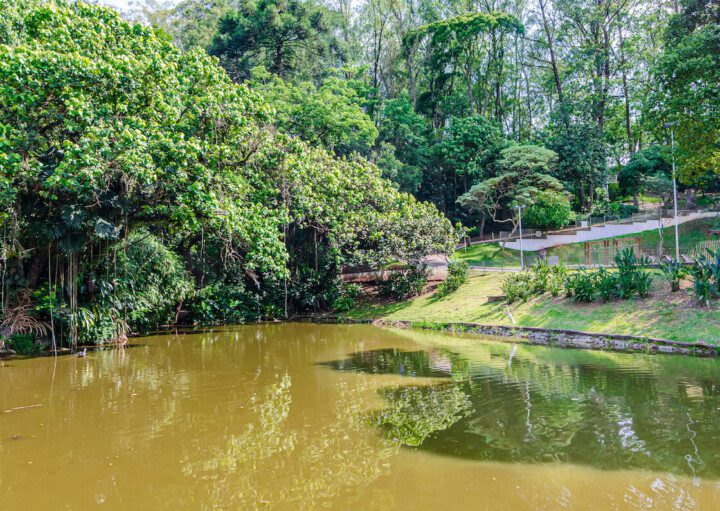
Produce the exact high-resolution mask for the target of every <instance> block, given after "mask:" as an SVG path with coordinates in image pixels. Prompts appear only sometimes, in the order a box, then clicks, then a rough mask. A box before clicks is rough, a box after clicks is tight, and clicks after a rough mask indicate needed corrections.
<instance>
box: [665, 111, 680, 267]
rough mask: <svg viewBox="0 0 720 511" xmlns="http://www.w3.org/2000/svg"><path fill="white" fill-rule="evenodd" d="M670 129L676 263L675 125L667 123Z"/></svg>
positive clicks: (677, 258) (678, 258) (677, 242)
mask: <svg viewBox="0 0 720 511" xmlns="http://www.w3.org/2000/svg"><path fill="white" fill-rule="evenodd" d="M664 126H665V128H670V153H671V154H672V182H673V207H674V208H675V261H680V235H679V231H678V199H677V176H676V175H675V128H674V126H675V123H672V122H666V123H665V125H664Z"/></svg>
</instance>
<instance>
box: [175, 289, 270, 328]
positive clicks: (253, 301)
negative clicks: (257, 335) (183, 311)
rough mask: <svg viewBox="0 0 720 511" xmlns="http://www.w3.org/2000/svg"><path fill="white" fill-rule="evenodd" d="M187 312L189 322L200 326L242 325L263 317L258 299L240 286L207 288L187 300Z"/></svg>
mask: <svg viewBox="0 0 720 511" xmlns="http://www.w3.org/2000/svg"><path fill="white" fill-rule="evenodd" d="M188 310H189V311H190V321H191V322H193V323H200V324H202V325H213V324H219V323H227V324H237V323H244V322H247V321H251V320H254V319H258V318H260V317H262V316H263V311H262V306H261V304H260V300H259V299H258V297H257V296H255V295H254V294H252V293H248V292H246V290H245V288H244V286H242V285H224V284H212V285H210V286H207V287H205V288H203V289H202V290H201V291H199V292H198V293H196V294H195V296H193V297H192V299H190V300H189V302H188ZM266 317H267V316H266Z"/></svg>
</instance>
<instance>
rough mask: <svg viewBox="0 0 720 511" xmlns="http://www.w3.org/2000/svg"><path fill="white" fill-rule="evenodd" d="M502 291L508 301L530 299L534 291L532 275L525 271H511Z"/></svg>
mask: <svg viewBox="0 0 720 511" xmlns="http://www.w3.org/2000/svg"><path fill="white" fill-rule="evenodd" d="M502 292H503V294H504V295H505V299H506V300H507V302H508V303H515V302H526V301H528V300H529V299H530V298H532V296H533V293H534V286H533V278H532V275H531V274H530V273H529V272H524V271H523V272H518V273H511V274H510V275H508V276H507V277H506V278H505V280H504V281H503V283H502Z"/></svg>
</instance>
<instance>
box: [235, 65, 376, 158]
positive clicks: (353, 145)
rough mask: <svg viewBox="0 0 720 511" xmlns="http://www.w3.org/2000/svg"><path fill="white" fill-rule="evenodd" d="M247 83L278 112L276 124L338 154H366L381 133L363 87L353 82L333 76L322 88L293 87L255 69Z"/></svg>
mask: <svg viewBox="0 0 720 511" xmlns="http://www.w3.org/2000/svg"><path fill="white" fill-rule="evenodd" d="M248 84H249V85H250V86H251V87H252V88H253V90H257V91H262V92H263V97H264V99H265V100H266V101H268V103H269V104H270V105H271V106H272V107H273V108H274V109H275V112H274V116H273V118H274V120H275V123H276V125H277V126H278V128H280V129H281V130H282V131H284V132H286V133H289V134H292V135H296V136H298V137H300V138H301V139H303V140H305V141H307V142H310V143H311V144H314V145H320V146H322V147H325V148H327V149H329V150H331V151H334V152H335V153H338V154H350V153H351V152H352V151H358V152H360V153H362V154H367V153H368V151H369V148H370V147H371V146H372V145H373V144H374V143H375V139H376V138H377V136H378V131H377V129H376V128H375V124H374V123H373V121H372V119H371V118H370V117H369V116H368V115H367V114H366V113H365V112H364V111H363V109H362V106H363V103H364V101H365V98H363V97H361V96H359V95H358V89H360V88H361V87H360V86H358V84H354V83H353V82H352V81H350V80H340V79H338V78H335V77H331V78H328V79H327V80H326V81H325V82H324V83H323V85H321V86H320V87H316V86H315V85H313V84H312V83H310V82H303V83H300V84H298V85H292V84H291V83H289V82H284V81H283V80H282V79H281V78H280V77H278V76H275V75H272V74H270V73H268V72H267V71H266V70H265V69H264V68H255V69H253V70H252V76H251V79H250V81H249V82H248Z"/></svg>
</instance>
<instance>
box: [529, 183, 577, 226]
mask: <svg viewBox="0 0 720 511" xmlns="http://www.w3.org/2000/svg"><path fill="white" fill-rule="evenodd" d="M523 217H524V218H523V219H524V220H525V221H526V222H527V225H530V226H533V227H536V228H538V229H560V228H562V227H565V226H566V225H568V224H569V223H571V222H573V221H574V220H575V213H573V210H572V205H571V204H570V200H569V199H568V197H567V195H566V194H565V193H563V192H558V191H555V190H543V191H541V192H538V193H537V195H536V196H535V203H534V204H533V205H532V206H530V207H529V208H527V210H526V211H525V213H524V214H523Z"/></svg>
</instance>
